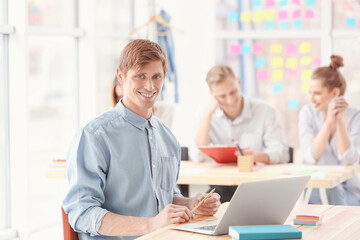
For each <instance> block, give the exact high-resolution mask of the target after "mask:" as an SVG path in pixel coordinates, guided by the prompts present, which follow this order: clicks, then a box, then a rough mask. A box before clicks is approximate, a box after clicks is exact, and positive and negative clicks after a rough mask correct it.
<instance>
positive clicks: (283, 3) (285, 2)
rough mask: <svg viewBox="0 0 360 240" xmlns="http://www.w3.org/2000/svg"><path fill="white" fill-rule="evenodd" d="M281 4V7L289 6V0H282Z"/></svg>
mask: <svg viewBox="0 0 360 240" xmlns="http://www.w3.org/2000/svg"><path fill="white" fill-rule="evenodd" d="M279 5H280V7H287V5H288V0H280V2H279Z"/></svg>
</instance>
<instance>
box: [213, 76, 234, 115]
mask: <svg viewBox="0 0 360 240" xmlns="http://www.w3.org/2000/svg"><path fill="white" fill-rule="evenodd" d="M210 91H211V94H212V95H213V97H214V98H215V99H216V100H217V101H218V103H219V106H220V107H221V109H222V110H223V111H224V112H225V113H227V114H231V113H236V112H237V111H239V109H240V108H241V92H240V80H239V79H235V78H233V77H231V76H227V77H226V78H225V80H223V81H221V82H219V83H216V84H214V85H211V88H210Z"/></svg>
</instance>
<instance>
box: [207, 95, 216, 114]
mask: <svg viewBox="0 0 360 240" xmlns="http://www.w3.org/2000/svg"><path fill="white" fill-rule="evenodd" d="M218 107H219V103H218V101H217V100H216V99H215V98H214V97H213V96H211V97H210V101H209V103H208V105H207V106H206V110H205V111H206V113H207V114H208V115H211V116H212V115H213V114H214V112H215V110H216V109H217V108H218Z"/></svg>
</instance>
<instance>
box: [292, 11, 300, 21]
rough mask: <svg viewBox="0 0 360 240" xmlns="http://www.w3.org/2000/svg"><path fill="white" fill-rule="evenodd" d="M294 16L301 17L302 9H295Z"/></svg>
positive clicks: (295, 17)
mask: <svg viewBox="0 0 360 240" xmlns="http://www.w3.org/2000/svg"><path fill="white" fill-rule="evenodd" d="M292 16H293V18H294V19H298V18H300V17H301V11H300V9H297V10H294V11H293V13H292Z"/></svg>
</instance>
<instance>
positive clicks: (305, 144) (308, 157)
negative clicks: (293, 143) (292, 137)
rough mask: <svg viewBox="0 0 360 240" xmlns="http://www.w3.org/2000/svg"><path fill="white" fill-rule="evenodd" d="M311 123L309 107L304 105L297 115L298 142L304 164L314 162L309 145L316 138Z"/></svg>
mask: <svg viewBox="0 0 360 240" xmlns="http://www.w3.org/2000/svg"><path fill="white" fill-rule="evenodd" d="M313 121H314V119H312V117H311V112H310V109H309V106H307V105H305V106H304V107H303V108H302V109H301V110H300V113H299V126H298V127H299V141H300V147H301V151H302V153H303V155H304V156H303V159H304V163H307V164H315V163H316V160H315V159H314V157H313V155H312V153H311V144H312V142H313V141H314V138H315V137H316V134H317V133H316V131H315V129H314V126H313Z"/></svg>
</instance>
